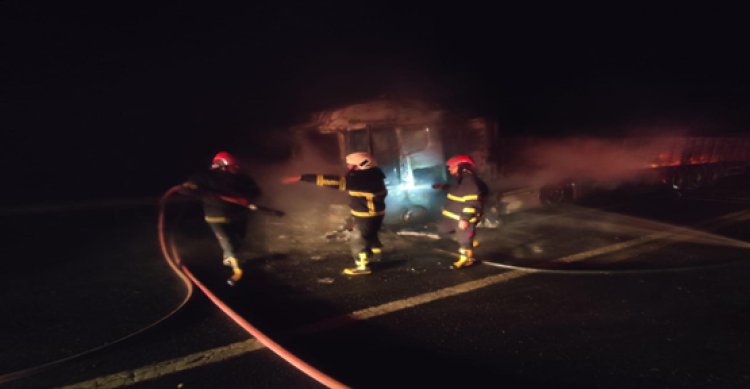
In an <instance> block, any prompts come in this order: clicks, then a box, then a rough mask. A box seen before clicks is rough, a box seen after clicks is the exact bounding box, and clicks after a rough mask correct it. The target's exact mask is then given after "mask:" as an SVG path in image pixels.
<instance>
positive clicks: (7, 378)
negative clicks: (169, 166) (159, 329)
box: [0, 188, 193, 384]
mask: <svg viewBox="0 0 750 389" xmlns="http://www.w3.org/2000/svg"><path fill="white" fill-rule="evenodd" d="M174 192H176V190H175V188H172V189H170V191H169V192H167V194H165V196H164V197H162V205H163V202H164V200H165V199H166V197H168V196H171V195H172V194H173V193H174ZM162 216H163V214H160V217H159V229H160V231H161V229H162V228H163V223H164V220H163V217H162ZM159 238H160V241H161V238H162V236H161V234H160V236H159ZM161 243H162V244H161V247H162V253H163V254H164V258H165V259H166V260H167V264H168V265H169V266H170V267H171V268H172V269H173V271H174V272H175V274H177V276H179V277H180V280H181V281H182V283H183V284H184V286H185V289H186V292H187V293H185V297H184V298H183V299H182V301H181V302H180V303H179V304H178V305H177V306H176V307H175V308H174V309H172V310H171V311H170V312H169V313H167V314H166V315H164V316H163V317H161V318H159V319H158V320H156V321H154V322H153V323H151V324H149V325H147V326H145V327H142V328H140V329H138V330H137V331H134V332H132V333H130V334H128V335H125V336H123V337H121V338H118V339H115V340H113V341H110V342H106V343H104V344H102V345H99V346H97V347H94V348H91V349H88V350H85V351H82V352H79V353H77V354H73V355H70V356H68V357H65V358H61V359H58V360H54V361H50V362H47V363H43V364H41V365H37V366H34V367H30V368H27V369H23V370H18V371H15V372H11V373H7V374H3V375H0V384H5V383H8V382H12V381H16V380H19V379H22V378H27V377H30V376H33V375H36V374H39V373H41V372H43V371H46V370H49V369H51V368H53V367H57V366H59V365H61V364H63V363H66V362H70V361H73V360H76V359H79V358H81V357H84V356H88V355H90V354H93V353H95V352H97V351H101V350H103V349H105V348H108V347H110V346H114V345H116V344H119V343H122V342H124V341H126V340H128V339H131V338H133V337H135V336H137V335H140V334H142V333H144V332H146V331H148V330H150V329H151V328H154V327H155V326H157V325H158V324H160V323H162V322H164V321H166V320H167V319H169V318H170V317H172V316H173V315H174V314H175V313H177V312H178V311H179V310H181V309H182V307H184V306H185V304H187V302H188V301H189V300H190V297H192V295H193V284H192V283H191V282H190V279H188V278H187V277H186V276H185V275H184V274H183V273H181V272H180V271H179V268H178V267H177V266H176V265H175V263H174V261H171V260H169V258H170V256H169V253H168V252H167V251H166V250H165V248H166V246H165V244H164V242H163V241H161Z"/></svg>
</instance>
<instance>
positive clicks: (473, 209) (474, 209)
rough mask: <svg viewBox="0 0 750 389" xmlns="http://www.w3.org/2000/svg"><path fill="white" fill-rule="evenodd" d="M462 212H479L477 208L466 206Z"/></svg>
mask: <svg viewBox="0 0 750 389" xmlns="http://www.w3.org/2000/svg"><path fill="white" fill-rule="evenodd" d="M462 212H463V213H477V209H476V208H464V209H463V210H462Z"/></svg>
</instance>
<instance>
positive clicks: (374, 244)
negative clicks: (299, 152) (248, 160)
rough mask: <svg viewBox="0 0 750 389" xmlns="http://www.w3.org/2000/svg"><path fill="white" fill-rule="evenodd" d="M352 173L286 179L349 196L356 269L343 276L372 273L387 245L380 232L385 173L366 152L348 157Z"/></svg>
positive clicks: (347, 160)
mask: <svg viewBox="0 0 750 389" xmlns="http://www.w3.org/2000/svg"><path fill="white" fill-rule="evenodd" d="M346 165H347V168H348V173H347V174H346V175H345V176H343V177H342V176H339V175H323V174H302V175H300V176H292V177H286V178H284V179H283V180H282V182H283V183H285V184H291V183H294V182H299V181H306V182H310V183H315V184H316V185H318V186H325V187H328V188H332V189H338V190H340V191H346V192H347V193H348V194H349V208H350V212H351V215H352V216H353V217H354V234H353V236H352V238H351V241H350V248H351V252H352V256H353V257H354V264H355V266H354V267H351V268H345V269H344V271H343V273H344V274H346V275H350V276H357V275H364V274H370V273H371V272H372V270H371V269H370V267H369V266H368V264H369V263H370V262H371V261H372V260H373V259H375V260H377V259H379V257H380V255H381V254H382V249H383V245H382V243H381V242H380V239H379V237H378V232H379V231H380V227H381V225H382V224H383V217H384V215H385V197H386V196H387V195H388V191H387V190H386V188H385V174H384V173H383V171H382V170H380V168H379V167H378V166H377V164H376V162H375V159H374V158H373V157H372V155H370V154H369V153H366V152H357V153H351V154H349V155H347V156H346Z"/></svg>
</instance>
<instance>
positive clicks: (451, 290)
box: [64, 210, 750, 389]
mask: <svg viewBox="0 0 750 389" xmlns="http://www.w3.org/2000/svg"><path fill="white" fill-rule="evenodd" d="M748 217H750V211H749V210H742V211H739V212H734V213H730V214H727V215H723V216H721V217H719V218H717V219H714V220H713V222H714V223H717V224H722V225H724V224H728V223H730V222H732V221H744V220H747V218H748ZM696 234H707V233H705V232H702V231H696V230H690V229H688V228H684V227H675V228H674V229H673V230H672V231H665V232H659V233H655V234H651V235H647V236H643V237H640V238H636V239H632V240H630V241H627V242H622V243H617V244H613V245H609V246H604V247H600V248H596V249H592V250H588V251H584V252H581V253H577V254H572V255H567V256H564V257H561V258H558V259H556V260H554V261H555V262H565V263H571V262H577V261H582V260H585V259H588V258H591V257H595V256H599V255H603V254H608V253H611V252H615V251H620V250H624V249H626V248H629V247H633V246H637V245H640V244H643V243H647V242H651V241H654V240H658V239H664V238H667V237H675V236H677V237H683V239H684V237H685V236H695V235H696ZM726 239H727V240H730V239H729V238H726ZM677 240H679V239H677ZM529 274H534V272H529V271H522V270H513V271H508V272H505V273H501V274H495V275H491V276H487V277H484V278H481V279H478V280H473V281H468V282H464V283H461V284H458V285H454V286H449V287H446V288H442V289H438V290H435V291H432V292H427V293H423V294H420V295H416V296H412V297H407V298H404V299H401V300H396V301H391V302H388V303H384V304H381V305H377V306H373V307H369V308H364V309H360V310H357V311H354V312H351V313H349V314H345V315H341V316H337V317H333V318H330V319H325V320H322V321H320V322H317V323H314V324H312V325H309V326H306V327H303V328H302V329H300V330H298V331H295V333H302V334H305V333H314V332H319V331H325V330H331V329H334V328H337V327H341V326H344V325H347V324H350V323H352V322H356V321H362V320H368V319H373V318H376V317H379V316H383V315H387V314H390V313H394V312H398V311H402V310H405V309H409V308H413V307H417V306H419V305H423V304H427V303H430V302H433V301H437V300H441V299H445V298H449V297H453V296H458V295H461V294H464V293H469V292H472V291H475V290H478V289H481V288H485V287H488V286H492V285H495V284H499V283H502V282H506V281H510V280H513V279H516V278H520V277H523V276H526V275H529ZM263 348H265V346H263V345H262V344H261V343H260V342H258V341H257V340H255V339H250V340H247V341H243V342H238V343H232V344H229V345H227V346H223V347H218V348H214V349H210V350H206V351H201V352H197V353H194V354H190V355H186V356H184V357H180V358H176V359H171V360H167V361H163V362H159V363H156V364H152V365H148V366H144V367H141V368H138V369H135V370H125V371H122V372H119V373H115V374H110V375H107V376H103V377H99V378H95V379H92V380H89V381H84V382H80V383H77V384H74V385H70V386H65V387H64V388H75V389H79V388H117V387H121V386H127V385H133V384H136V383H139V382H143V381H148V380H152V379H156V378H160V377H163V376H166V375H169V374H172V373H176V372H179V371H185V370H189V369H193V368H197V367H201V366H204V365H208V364H211V363H215V362H221V361H224V360H227V359H230V358H234V357H237V356H240V355H243V354H247V353H250V352H254V351H257V350H260V349H263Z"/></svg>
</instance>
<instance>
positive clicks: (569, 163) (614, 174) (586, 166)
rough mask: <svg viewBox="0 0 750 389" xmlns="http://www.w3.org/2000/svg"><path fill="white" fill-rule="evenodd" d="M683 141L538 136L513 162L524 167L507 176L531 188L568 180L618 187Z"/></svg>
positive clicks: (669, 155) (667, 157) (669, 156)
mask: <svg viewBox="0 0 750 389" xmlns="http://www.w3.org/2000/svg"><path fill="white" fill-rule="evenodd" d="M684 142H685V138H679V137H660V138H617V139H601V138H584V137H580V138H567V139H554V140H553V139H543V140H542V139H538V140H534V141H532V142H530V144H528V145H526V146H522V147H521V149H520V150H518V158H517V161H515V162H514V163H515V164H518V166H523V167H524V169H523V170H522V172H511V174H510V175H509V178H508V179H509V181H511V182H515V183H516V185H519V186H531V187H540V186H543V185H545V184H552V183H559V182H561V181H564V180H567V179H576V180H591V181H595V182H597V183H599V184H601V185H608V186H611V187H616V186H618V185H620V184H623V183H627V182H631V181H633V180H636V179H638V178H639V177H641V175H642V174H644V172H646V171H648V169H649V168H650V167H651V166H652V164H654V163H669V162H670V161H669V160H670V159H672V158H675V156H679V152H680V151H681V150H682V147H684ZM677 158H678V160H679V157H677Z"/></svg>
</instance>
